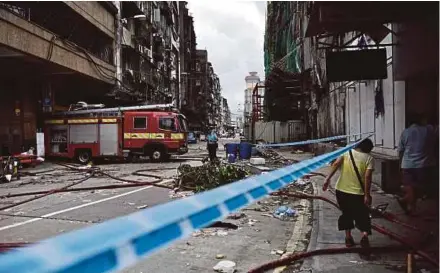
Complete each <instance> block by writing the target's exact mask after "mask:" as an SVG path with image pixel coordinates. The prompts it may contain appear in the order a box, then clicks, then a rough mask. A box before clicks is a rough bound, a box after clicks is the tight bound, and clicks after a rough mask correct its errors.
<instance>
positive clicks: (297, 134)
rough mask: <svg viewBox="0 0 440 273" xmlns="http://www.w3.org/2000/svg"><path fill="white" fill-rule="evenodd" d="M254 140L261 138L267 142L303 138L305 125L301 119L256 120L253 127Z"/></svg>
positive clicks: (281, 141)
mask: <svg viewBox="0 0 440 273" xmlns="http://www.w3.org/2000/svg"><path fill="white" fill-rule="evenodd" d="M254 136H255V140H260V139H263V140H264V141H266V142H269V143H283V142H291V141H299V140H304V138H305V137H306V127H305V124H304V122H303V121H300V120H292V121H287V122H281V121H269V122H263V121H257V122H256V123H255V127H254Z"/></svg>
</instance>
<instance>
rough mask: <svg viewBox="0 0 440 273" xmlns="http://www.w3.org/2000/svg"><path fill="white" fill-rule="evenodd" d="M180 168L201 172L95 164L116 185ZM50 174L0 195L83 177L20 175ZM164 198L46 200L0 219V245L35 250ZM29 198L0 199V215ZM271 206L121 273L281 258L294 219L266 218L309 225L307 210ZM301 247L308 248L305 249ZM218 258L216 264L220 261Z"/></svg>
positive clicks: (139, 194) (161, 194) (103, 194)
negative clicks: (287, 213)
mask: <svg viewBox="0 0 440 273" xmlns="http://www.w3.org/2000/svg"><path fill="white" fill-rule="evenodd" d="M231 141H239V140H238V139H234V140H232V139H222V140H220V142H219V151H218V153H217V156H219V157H224V156H225V155H224V151H223V144H225V143H227V142H231ZM205 148H206V143H205V142H201V143H200V142H199V143H198V144H192V145H190V151H189V153H188V154H186V155H185V157H187V158H190V157H194V158H195V157H199V158H202V157H204V156H207V152H206V149H205ZM182 163H185V164H191V165H194V166H196V165H200V164H202V163H201V162H200V160H194V159H192V160H182V159H180V160H172V161H171V162H166V163H154V164H153V163H149V162H148V161H146V162H144V163H102V164H100V165H98V166H99V167H100V168H101V169H102V170H103V171H105V172H107V173H110V174H112V175H114V176H116V177H121V178H125V179H132V180H138V181H151V179H149V178H145V177H140V176H133V175H132V172H134V171H136V170H140V169H147V168H148V169H160V170H159V171H153V172H151V174H155V175H159V176H161V177H163V178H171V177H173V176H175V175H176V174H177V171H176V168H177V167H178V166H179V165H180V164H182ZM50 169H55V170H54V171H52V172H47V173H43V174H40V175H37V176H26V177H23V178H22V179H21V180H19V181H15V180H14V181H12V182H11V183H6V184H0V195H6V194H9V193H11V194H14V193H22V192H30V191H39V190H50V189H54V188H60V187H63V186H66V185H68V184H70V183H72V182H74V181H77V180H79V179H81V178H84V177H85V174H81V173H78V172H75V171H71V170H67V169H65V168H63V167H61V166H58V165H54V164H52V163H44V164H43V165H41V166H38V167H37V168H35V169H32V168H30V169H25V170H24V171H28V172H38V171H44V170H50ZM121 183H123V182H120V181H116V180H111V179H109V178H107V177H93V178H91V179H89V180H87V181H85V182H83V183H81V184H79V185H77V186H74V187H73V188H75V187H86V186H87V187H89V186H102V185H109V184H112V185H113V184H121ZM170 195H171V192H170V190H168V189H164V188H158V187H154V186H144V187H134V188H123V189H110V190H93V191H80V192H65V193H57V194H52V195H49V196H47V197H44V198H41V199H38V200H35V201H32V202H29V203H26V204H22V205H19V206H17V207H14V208H10V209H6V210H2V211H0V237H1V238H2V242H3V243H12V242H36V241H39V240H42V239H45V238H49V237H52V236H55V235H57V234H61V233H64V232H68V231H72V230H75V229H79V228H82V227H86V226H89V225H92V224H95V223H100V222H103V221H106V220H109V219H112V218H115V217H118V216H123V215H127V214H130V213H133V212H136V211H138V210H139V209H144V208H146V207H147V208H148V207H152V206H155V205H157V204H162V203H165V202H169V201H171V200H173V199H172V198H171V196H170ZM30 197H32V196H24V197H15V198H3V199H0V206H1V207H5V206H7V205H9V204H11V203H12V202H19V201H21V200H25V199H28V198H30ZM277 198H278V197H271V198H267V199H265V200H263V201H261V202H259V204H254V205H252V206H250V207H248V208H247V209H245V210H243V211H242V212H243V213H244V215H240V216H239V217H237V218H238V219H225V220H224V221H223V222H227V223H232V224H235V225H237V228H236V229H231V228H206V229H203V230H202V231H199V232H195V233H194V234H193V235H192V236H191V237H190V238H188V239H186V240H183V241H181V242H178V243H175V244H172V245H171V246H169V247H168V248H165V249H162V250H161V251H159V252H157V253H155V254H154V255H152V256H150V257H149V258H147V259H145V260H144V261H142V262H140V263H138V264H136V265H135V266H134V267H133V268H129V269H127V270H125V271H123V272H126V273H128V272H130V273H135V272H136V273H140V272H144V273H145V272H213V269H212V268H213V266H215V265H216V264H217V263H218V262H219V261H221V260H231V261H234V262H235V263H236V264H237V267H236V269H237V270H238V272H246V271H247V270H249V269H251V268H253V267H255V266H258V265H260V264H262V263H265V262H269V261H271V260H274V259H277V258H279V257H280V255H281V254H283V252H285V251H289V250H288V249H286V247H287V245H288V242H289V240H290V239H291V238H292V234H293V232H294V227H295V225H296V222H297V218H298V217H294V218H292V219H290V220H288V221H282V220H280V219H276V218H273V217H272V213H273V211H274V210H275V209H276V208H277V207H279V206H281V205H287V206H291V207H292V208H295V209H296V210H297V211H298V214H302V215H303V216H305V217H306V218H304V217H302V218H301V219H303V218H304V219H309V218H310V217H311V216H310V212H309V210H308V209H307V208H303V207H301V206H299V205H298V204H299V200H281V199H277ZM170 213H172V212H170ZM298 219H299V218H298ZM302 222H304V221H303V220H301V225H302V224H303V223H302ZM307 222H308V221H307ZM297 233H298V232H297ZM304 236H305V235H304ZM304 236H303V237H304ZM297 237H298V236H296V237H295V238H296V239H297V240H299V239H301V240H302V239H304V238H297ZM303 247H304V248H305V247H307V244H305V245H304V246H303ZM277 251H278V254H277V253H276V252H277ZM217 256H218V257H217ZM223 256H224V257H223ZM220 257H223V258H222V259H219V258H220Z"/></svg>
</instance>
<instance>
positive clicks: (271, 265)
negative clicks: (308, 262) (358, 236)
mask: <svg viewBox="0 0 440 273" xmlns="http://www.w3.org/2000/svg"><path fill="white" fill-rule="evenodd" d="M406 250H408V249H407V248H404V247H402V246H379V247H368V248H361V247H352V248H348V247H339V248H326V249H317V250H312V251H308V252H301V253H295V254H291V255H289V256H286V257H285V258H281V259H278V260H275V261H271V262H268V263H266V264H263V265H260V266H258V267H255V268H253V269H251V270H249V271H248V273H262V272H266V271H268V270H271V269H275V268H277V267H281V266H287V265H291V264H292V263H293V262H295V261H298V260H302V259H305V258H309V257H313V256H317V255H334V254H347V253H360V254H361V253H365V252H370V253H371V252H375V253H379V252H395V251H406Z"/></svg>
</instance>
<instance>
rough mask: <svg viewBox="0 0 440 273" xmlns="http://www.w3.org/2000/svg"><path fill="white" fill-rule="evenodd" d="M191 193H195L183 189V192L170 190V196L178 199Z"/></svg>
mask: <svg viewBox="0 0 440 273" xmlns="http://www.w3.org/2000/svg"><path fill="white" fill-rule="evenodd" d="M191 195H194V192H193V191H181V192H176V191H170V194H169V197H170V198H171V199H177V198H185V197H188V196H191Z"/></svg>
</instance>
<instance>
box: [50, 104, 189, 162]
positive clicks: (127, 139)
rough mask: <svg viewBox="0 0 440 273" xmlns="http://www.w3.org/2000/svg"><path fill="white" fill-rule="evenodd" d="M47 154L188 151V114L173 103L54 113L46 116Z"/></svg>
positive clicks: (153, 155) (86, 156) (84, 157)
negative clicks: (179, 110)
mask: <svg viewBox="0 0 440 273" xmlns="http://www.w3.org/2000/svg"><path fill="white" fill-rule="evenodd" d="M45 125H46V126H45V135H46V136H48V137H45V142H46V143H45V147H46V151H45V152H46V155H47V156H53V157H67V158H72V159H73V158H75V159H77V160H78V161H79V162H81V163H83V164H84V163H87V162H89V161H90V160H91V159H92V158H99V157H101V158H102V157H124V158H127V159H133V158H136V157H138V156H149V157H150V159H151V160H152V161H156V162H157V161H164V160H167V159H169V157H170V156H171V155H172V154H185V153H187V152H188V146H187V136H188V127H187V123H186V119H185V117H184V116H183V115H182V114H180V113H179V112H178V111H176V110H175V109H174V108H172V105H145V106H132V107H118V108H103V109H92V110H73V111H66V112H61V113H55V114H53V115H52V116H51V117H49V118H48V119H46V120H45Z"/></svg>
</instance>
